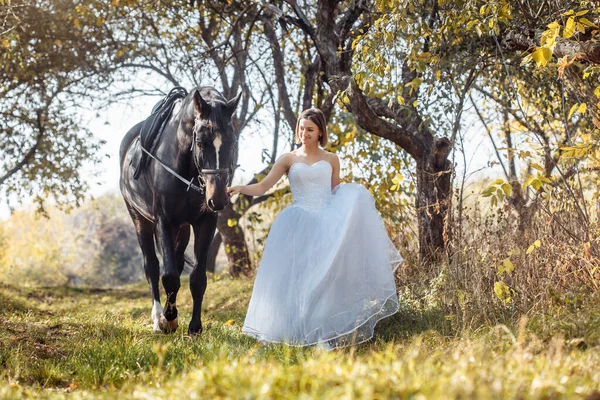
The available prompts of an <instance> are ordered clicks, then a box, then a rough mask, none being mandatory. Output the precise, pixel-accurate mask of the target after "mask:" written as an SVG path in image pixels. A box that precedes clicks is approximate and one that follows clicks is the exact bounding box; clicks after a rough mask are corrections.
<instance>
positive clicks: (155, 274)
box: [127, 204, 163, 332]
mask: <svg viewBox="0 0 600 400" xmlns="http://www.w3.org/2000/svg"><path fill="white" fill-rule="evenodd" d="M127 210H128V211H129V215H130V216H131V219H132V220H133V225H134V226H135V232H136V234H137V238H138V242H139V244H140V248H141V249H142V256H143V259H144V272H145V273H146V280H147V281H148V283H149V284H150V291H151V293H152V303H153V304H152V322H153V323H154V331H155V332H158V331H160V327H159V321H160V317H161V315H162V312H163V308H162V306H161V305H160V290H159V287H158V278H160V266H159V263H158V258H157V257H156V249H155V248H154V224H153V223H152V222H150V221H148V220H147V219H146V218H144V217H142V215H141V214H140V213H138V212H137V211H136V210H135V209H134V208H133V207H131V206H130V205H129V204H127Z"/></svg>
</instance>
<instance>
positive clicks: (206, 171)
mask: <svg viewBox="0 0 600 400" xmlns="http://www.w3.org/2000/svg"><path fill="white" fill-rule="evenodd" d="M194 122H195V123H194V128H193V129H192V132H193V133H192V148H191V149H190V150H191V151H192V158H193V159H194V165H195V166H196V171H197V172H198V183H199V185H200V188H201V189H202V192H204V189H205V188H206V180H205V176H206V175H219V176H222V175H223V174H226V179H227V183H228V184H229V183H230V179H231V176H232V175H233V174H232V169H233V168H232V167H231V166H230V167H229V168H219V169H211V168H202V167H200V165H198V160H199V159H200V157H197V156H196V151H197V150H196V147H197V146H196V124H197V123H198V118H196V120H195V121H194ZM216 156H217V157H219V155H218V154H217V155H216ZM192 180H193V178H192ZM227 198H228V199H229V196H228V197H227Z"/></svg>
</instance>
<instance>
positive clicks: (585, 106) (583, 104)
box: [577, 103, 587, 114]
mask: <svg viewBox="0 0 600 400" xmlns="http://www.w3.org/2000/svg"><path fill="white" fill-rule="evenodd" d="M586 110H587V105H586V104H585V103H581V105H580V106H579V108H578V109H577V112H578V113H579V114H585V111H586Z"/></svg>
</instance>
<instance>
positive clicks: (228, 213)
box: [217, 204, 251, 277]
mask: <svg viewBox="0 0 600 400" xmlns="http://www.w3.org/2000/svg"><path fill="white" fill-rule="evenodd" d="M240 217H241V215H240V214H238V213H237V212H236V211H235V210H234V209H233V207H232V205H231V204H229V205H228V206H227V207H225V209H223V211H219V218H218V219H217V229H218V230H219V233H220V234H221V238H222V240H223V245H224V246H225V254H226V255H227V262H228V265H229V273H230V274H231V275H232V276H234V277H238V276H240V274H246V273H247V272H248V271H250V269H251V268H250V267H251V265H250V256H249V254H248V247H247V246H246V237H245V235H244V231H243V230H242V228H241V227H240V226H239V221H240ZM229 221H231V223H229ZM230 224H231V225H233V226H229V225H230Z"/></svg>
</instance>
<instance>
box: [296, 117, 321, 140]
mask: <svg viewBox="0 0 600 400" xmlns="http://www.w3.org/2000/svg"><path fill="white" fill-rule="evenodd" d="M320 134H321V132H319V128H318V127H317V125H316V124H315V123H314V122H312V121H311V120H310V119H305V118H302V119H301V120H300V125H299V126H298V136H299V137H300V142H301V143H302V144H303V145H311V144H313V143H318V142H319V135H320Z"/></svg>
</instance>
